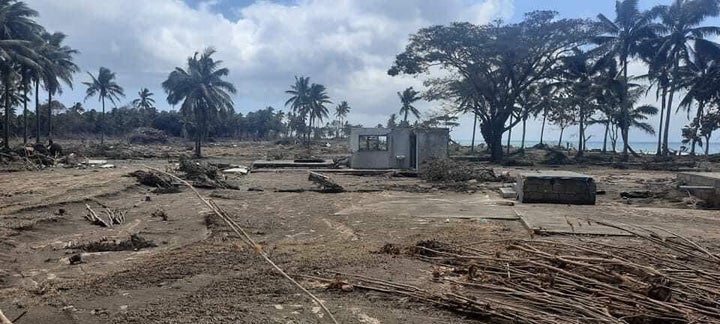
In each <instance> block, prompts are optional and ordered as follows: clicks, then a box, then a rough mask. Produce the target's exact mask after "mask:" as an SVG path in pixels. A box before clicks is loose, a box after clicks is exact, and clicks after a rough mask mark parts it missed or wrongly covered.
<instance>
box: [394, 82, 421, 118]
mask: <svg viewBox="0 0 720 324" xmlns="http://www.w3.org/2000/svg"><path fill="white" fill-rule="evenodd" d="M397 95H398V97H399V98H400V102H401V103H402V106H401V107H400V114H401V115H403V116H404V117H403V125H405V126H407V125H408V121H407V119H408V114H412V115H413V116H415V118H420V111H419V110H418V109H417V108H416V107H415V106H413V103H414V102H416V101H418V100H420V99H421V98H420V92H417V91H415V89H413V87H410V88H407V89H405V90H404V91H403V92H398V93H397Z"/></svg>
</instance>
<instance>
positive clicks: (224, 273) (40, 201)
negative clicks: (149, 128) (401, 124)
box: [0, 144, 720, 323]
mask: <svg viewBox="0 0 720 324" xmlns="http://www.w3.org/2000/svg"><path fill="white" fill-rule="evenodd" d="M282 151H283V149H282V148H273V149H272V152H275V153H277V152H282ZM267 152H268V150H267V148H263V147H258V146H253V145H248V144H240V145H238V144H227V145H225V144H223V145H214V146H210V147H209V148H208V149H207V154H208V155H209V156H211V158H209V159H208V161H223V162H230V163H236V164H242V165H249V164H250V162H251V161H252V160H254V159H264V158H267V155H268V153H267ZM275 153H274V154H275ZM277 154H280V153H277ZM325 154H326V155H327V156H331V155H333V154H334V153H333V152H325ZM286 155H287V154H286ZM109 162H110V163H113V164H115V165H116V168H110V169H100V168H85V169H76V168H47V169H43V170H39V171H20V172H8V173H0V309H1V310H2V311H3V312H4V313H5V315H6V316H7V317H8V318H10V319H14V318H17V317H18V316H20V315H21V314H24V315H22V317H20V318H19V319H18V320H17V321H16V323H148V322H154V323H155V322H156V323H233V322H234V323H316V322H329V321H328V319H327V317H326V315H324V314H323V313H322V311H321V310H320V308H319V307H318V305H315V304H314V303H313V302H312V301H311V300H310V299H309V298H308V297H307V296H306V295H304V294H302V293H301V292H300V291H299V290H298V289H297V288H296V287H294V286H292V285H291V284H290V283H289V282H288V281H286V280H285V279H284V278H282V277H281V276H280V275H279V274H278V273H276V272H275V271H274V270H273V269H272V268H271V267H270V266H269V265H268V264H267V263H265V262H264V261H263V260H262V259H261V258H260V257H258V256H257V255H256V254H255V252H254V251H253V250H252V249H250V248H248V247H247V246H245V245H244V244H243V243H242V241H241V240H240V239H238V238H237V237H235V235H234V233H232V232H231V231H230V229H229V228H228V227H227V226H226V225H224V223H222V222H221V221H220V220H219V219H217V218H216V217H212V216H209V214H210V211H209V209H208V208H207V207H206V206H205V205H203V204H202V203H201V201H200V200H198V199H197V198H196V197H194V195H193V194H192V193H191V192H190V191H188V190H183V191H182V192H180V193H173V194H153V193H150V192H149V189H150V188H149V187H145V186H142V185H139V184H137V183H136V181H135V179H134V178H132V177H127V176H126V175H127V174H128V173H130V172H132V171H135V170H141V169H145V168H146V166H152V167H156V168H160V169H164V168H166V167H171V166H172V165H173V164H174V161H172V159H170V160H168V159H167V158H165V159H163V158H148V159H144V160H122V161H113V160H111V161H109ZM529 169H534V168H529V167H526V168H501V167H498V168H497V170H496V171H497V172H501V171H510V172H511V174H513V173H517V172H521V171H523V170H529ZM563 169H566V170H575V171H579V172H583V173H587V174H590V175H592V176H594V178H595V180H596V181H597V183H598V190H603V191H604V192H605V194H604V195H600V196H598V203H597V205H596V206H561V207H562V208H558V206H557V205H523V204H518V203H513V201H512V200H508V199H502V198H501V196H500V195H499V193H498V190H497V188H498V187H500V186H502V184H501V183H477V184H475V183H473V184H472V185H470V186H468V188H466V190H465V189H464V190H462V191H461V192H458V191H457V190H445V189H439V188H438V187H437V186H434V185H432V184H428V183H425V182H423V181H422V180H419V179H417V178H403V177H387V176H362V177H361V176H352V175H343V174H332V175H331V176H332V177H333V178H334V179H335V180H336V181H337V182H338V183H340V184H342V185H343V186H345V188H347V189H349V192H344V193H337V194H329V193H320V192H315V191H312V190H311V189H313V188H314V185H313V184H312V183H311V182H309V181H308V180H307V171H305V170H278V171H270V172H268V171H267V170H265V171H264V172H252V173H250V174H249V175H247V176H229V178H228V181H229V182H231V183H233V184H236V185H237V186H239V188H240V190H228V189H222V190H201V193H202V194H203V195H205V196H206V197H210V198H211V199H213V200H214V201H215V202H216V203H217V204H218V205H220V206H221V207H223V208H224V209H225V210H226V211H227V212H228V213H229V214H230V215H231V216H232V217H233V218H234V219H235V220H236V221H237V223H239V224H240V225H241V226H243V227H244V228H245V229H246V230H247V231H248V232H249V233H250V235H251V236H252V238H253V239H254V240H256V241H257V242H258V243H259V244H260V245H261V246H262V248H263V249H264V251H266V252H267V253H268V254H269V256H270V258H272V259H273V260H274V261H275V262H276V263H277V264H278V265H279V266H280V267H282V268H283V269H285V270H286V271H287V272H288V273H289V274H290V275H291V276H293V277H294V278H296V279H297V280H298V281H300V282H301V283H302V284H303V285H304V286H305V287H306V288H308V289H309V290H310V291H311V292H313V293H314V294H315V295H316V296H318V297H319V298H320V299H322V300H323V301H324V303H325V305H326V306H327V307H328V308H329V309H330V311H331V312H332V313H333V314H334V315H335V317H336V318H337V319H338V321H339V322H341V323H470V322H475V321H476V319H473V318H468V317H465V316H464V315H459V314H456V313H453V312H451V311H448V310H443V309H440V308H436V307H433V306H430V305H427V304H424V303H422V302H419V301H416V300H410V299H408V298H400V297H398V296H393V295H386V294H381V293H376V292H368V291H363V290H360V289H355V290H353V291H349V292H343V291H336V290H328V289H326V288H325V286H324V285H323V284H321V283H320V282H318V281H315V280H311V279H308V276H318V277H325V278H328V277H332V276H333V275H334V274H336V273H349V274H358V275H364V276H369V277H374V278H380V279H385V280H390V281H394V282H402V283H405V284H409V285H415V286H419V287H428V286H429V285H431V283H432V277H433V265H432V264H429V263H427V262H422V261H420V260H417V259H415V258H412V257H410V256H407V255H404V254H387V253H377V252H378V251H379V250H380V249H381V248H382V247H383V246H384V245H385V244H387V243H391V244H393V246H398V247H411V246H414V245H415V244H416V242H418V241H421V240H430V239H432V240H437V241H442V242H447V243H454V244H467V243H470V242H478V241H484V240H489V239H500V238H512V237H528V236H529V234H528V228H527V224H524V223H523V222H522V221H521V217H522V215H524V214H527V215H549V217H550V216H557V215H562V217H563V219H572V221H575V220H579V219H586V218H602V220H604V221H613V222H617V223H624V224H634V225H640V226H659V227H663V228H670V229H672V230H673V231H674V232H676V233H679V234H681V235H684V236H686V237H689V238H693V239H696V240H698V241H700V242H703V243H705V244H707V245H708V246H715V247H717V246H718V245H720V244H719V242H720V213H718V212H717V211H707V210H701V209H697V208H695V207H696V206H695V203H696V202H695V201H693V200H692V199H689V198H688V197H687V195H685V194H684V193H682V192H679V191H677V190H675V189H673V188H674V185H675V183H674V181H675V175H674V173H673V172H665V171H636V170H618V169H611V168H599V167H592V168H588V167H578V166H573V167H567V168H563ZM249 189H251V190H249ZM278 189H293V190H296V191H300V190H299V189H305V190H306V191H303V192H278ZM623 191H650V192H652V193H653V196H652V197H650V198H631V199H623V198H621V197H620V192H623ZM88 207H90V208H91V209H93V210H95V211H97V212H100V211H103V210H108V209H109V210H123V211H126V214H125V217H126V219H125V222H124V223H122V224H120V225H116V226H114V227H111V228H104V227H100V226H97V225H94V224H91V223H90V222H88V221H87V220H86V219H85V217H84V216H85V215H86V214H87V213H88V212H87V208H88ZM131 235H135V237H140V238H142V240H144V241H151V242H152V243H153V244H152V245H155V246H148V247H144V246H143V247H140V248H136V247H135V246H132V245H131V247H130V248H128V249H126V250H121V251H102V249H101V248H100V249H98V248H97V247H98V246H100V247H102V246H103V243H108V244H106V245H110V246H118V244H116V243H117V242H120V241H127V242H130V241H131V239H130V237H131ZM549 239H557V240H565V239H568V237H567V235H565V236H550V237H549ZM597 239H602V240H607V239H608V238H605V237H598V238H597ZM133 242H134V241H133ZM612 244H617V245H623V244H628V245H633V244H637V242H636V241H635V240H634V239H633V238H628V237H613V238H612ZM93 247H95V248H93ZM77 256H79V258H80V260H81V261H80V262H77V260H76V259H75V258H77Z"/></svg>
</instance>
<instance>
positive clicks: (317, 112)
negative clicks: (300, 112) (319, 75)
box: [307, 83, 332, 138]
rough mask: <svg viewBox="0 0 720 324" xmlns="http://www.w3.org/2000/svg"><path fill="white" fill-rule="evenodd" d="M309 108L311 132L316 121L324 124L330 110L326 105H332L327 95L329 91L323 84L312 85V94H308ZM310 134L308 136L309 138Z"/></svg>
mask: <svg viewBox="0 0 720 324" xmlns="http://www.w3.org/2000/svg"><path fill="white" fill-rule="evenodd" d="M307 99H308V106H309V117H310V130H312V128H313V125H315V121H318V122H319V123H322V121H323V119H325V118H327V117H328V113H329V112H328V109H327V107H326V106H325V105H326V104H330V103H332V101H330V97H329V96H328V95H327V90H326V89H325V86H324V85H322V84H317V83H313V84H312V85H310V92H309V93H308V97H307ZM309 136H310V134H308V138H309Z"/></svg>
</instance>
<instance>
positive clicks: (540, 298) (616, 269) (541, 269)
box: [313, 222, 720, 323]
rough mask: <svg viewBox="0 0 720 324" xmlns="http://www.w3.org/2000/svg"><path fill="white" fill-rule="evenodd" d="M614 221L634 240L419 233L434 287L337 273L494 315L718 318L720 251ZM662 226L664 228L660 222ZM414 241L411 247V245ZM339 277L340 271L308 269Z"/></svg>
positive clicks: (508, 318)
mask: <svg viewBox="0 0 720 324" xmlns="http://www.w3.org/2000/svg"><path fill="white" fill-rule="evenodd" d="M598 224H601V225H607V226H612V227H616V228H618V229H622V230H624V231H627V232H629V233H631V234H633V235H635V239H634V240H635V243H637V246H636V247H631V248H628V247H624V246H616V245H612V244H606V243H603V241H581V240H562V241H561V240H558V241H550V240H537V239H536V240H525V239H508V240H497V241H485V242H478V243H477V244H464V245H462V246H457V245H450V244H441V243H438V242H434V241H421V242H419V243H418V245H417V246H416V247H415V252H414V253H412V254H411V255H412V256H413V257H415V258H418V259H420V260H424V261H427V262H430V263H432V264H433V265H434V266H433V269H434V270H433V273H432V278H430V281H429V282H428V285H429V286H430V287H431V288H420V287H417V286H411V285H407V284H402V283H396V282H390V281H385V280H380V279H375V278H368V277H364V276H359V275H353V274H343V278H341V279H342V282H343V283H345V284H351V285H352V286H353V287H354V288H355V289H366V290H373V291H377V292H382V293H388V294H393V295H398V296H402V297H403V298H407V297H409V298H411V299H412V300H415V301H418V302H425V303H430V304H433V305H435V306H438V307H442V308H445V309H449V310H451V311H455V312H458V313H462V314H465V315H469V316H472V317H473V318H476V319H480V320H483V321H487V322H491V323H577V322H578V319H582V320H581V322H583V323H717V322H718V321H720V299H719V298H718V296H720V282H719V281H718V278H720V271H718V267H717V264H718V262H720V254H718V253H717V251H710V250H708V249H706V248H704V247H702V246H701V245H699V244H697V243H695V242H693V241H690V240H689V239H686V238H683V237H681V236H677V235H675V234H673V233H670V232H667V231H663V232H662V234H663V235H666V234H669V235H671V237H669V238H666V239H663V238H661V235H660V234H661V233H660V232H655V231H651V230H647V229H635V228H632V229H628V228H624V227H620V226H617V225H612V224H606V223H600V222H598ZM658 231H660V230H658ZM407 250H408V251H411V250H410V249H407ZM313 279H316V280H321V281H323V282H326V283H330V284H331V285H330V286H328V287H335V286H337V284H335V285H333V283H337V282H338V281H339V280H338V278H333V279H329V278H313Z"/></svg>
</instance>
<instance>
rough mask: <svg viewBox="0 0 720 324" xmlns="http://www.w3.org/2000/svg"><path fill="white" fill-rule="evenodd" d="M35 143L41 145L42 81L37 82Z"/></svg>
mask: <svg viewBox="0 0 720 324" xmlns="http://www.w3.org/2000/svg"><path fill="white" fill-rule="evenodd" d="M35 143H36V144H40V79H39V78H38V79H37V80H35Z"/></svg>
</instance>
